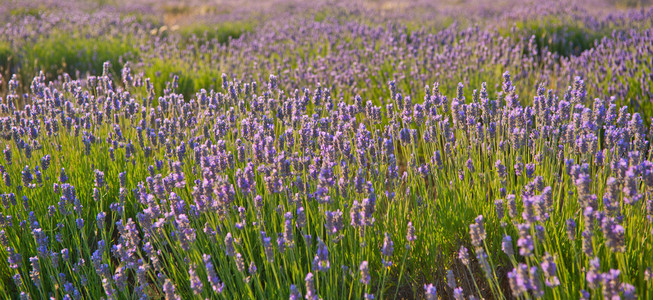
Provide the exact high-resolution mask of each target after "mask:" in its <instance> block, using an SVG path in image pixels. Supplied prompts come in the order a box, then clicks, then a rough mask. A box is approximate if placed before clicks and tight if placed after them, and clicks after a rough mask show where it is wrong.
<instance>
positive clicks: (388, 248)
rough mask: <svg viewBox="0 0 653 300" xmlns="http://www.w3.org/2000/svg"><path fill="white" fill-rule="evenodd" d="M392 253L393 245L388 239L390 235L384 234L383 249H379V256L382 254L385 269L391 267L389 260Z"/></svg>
mask: <svg viewBox="0 0 653 300" xmlns="http://www.w3.org/2000/svg"><path fill="white" fill-rule="evenodd" d="M393 252H394V243H393V242H392V239H391V238H390V235H389V234H388V233H387V232H386V233H385V238H384V239H383V248H381V254H383V256H384V258H383V265H384V266H386V267H390V266H392V261H390V260H389V259H390V258H391V257H392V253H393Z"/></svg>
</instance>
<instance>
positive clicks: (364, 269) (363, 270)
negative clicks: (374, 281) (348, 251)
mask: <svg viewBox="0 0 653 300" xmlns="http://www.w3.org/2000/svg"><path fill="white" fill-rule="evenodd" d="M358 270H359V271H360V275H361V282H362V283H363V284H365V285H368V284H370V280H371V277H370V269H369V267H368V265H367V261H363V262H362V263H361V265H360V266H359V267H358Z"/></svg>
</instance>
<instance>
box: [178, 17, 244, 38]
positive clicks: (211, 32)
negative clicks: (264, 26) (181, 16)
mask: <svg viewBox="0 0 653 300" xmlns="http://www.w3.org/2000/svg"><path fill="white" fill-rule="evenodd" d="M255 26H256V23H255V22H254V21H235V22H223V23H219V24H193V25H189V26H186V27H182V28H181V29H180V30H179V32H180V34H181V36H182V39H183V40H184V41H188V40H190V39H191V38H192V37H193V36H195V37H197V38H199V39H201V40H204V41H212V40H216V41H217V42H218V43H220V44H228V43H229V40H231V39H237V38H239V37H240V36H241V35H243V34H245V33H246V32H250V31H252V30H254V27H255Z"/></svg>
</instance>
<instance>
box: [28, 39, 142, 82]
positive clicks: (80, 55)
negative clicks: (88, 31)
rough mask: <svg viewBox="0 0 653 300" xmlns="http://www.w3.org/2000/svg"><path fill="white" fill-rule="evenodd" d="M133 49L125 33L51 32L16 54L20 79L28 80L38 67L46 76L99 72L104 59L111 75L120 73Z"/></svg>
mask: <svg viewBox="0 0 653 300" xmlns="http://www.w3.org/2000/svg"><path fill="white" fill-rule="evenodd" d="M137 52H138V51H137V49H135V48H134V47H133V46H132V42H131V40H130V38H129V36H125V37H123V38H115V37H98V38H84V37H80V36H75V35H69V34H62V33H55V34H53V35H50V36H47V37H43V38H41V39H40V40H39V41H37V42H36V43H34V44H33V45H27V46H25V47H24V49H23V50H22V53H20V55H21V58H20V64H21V75H22V76H23V80H27V78H29V80H31V77H32V76H34V75H35V74H36V73H37V72H38V71H39V70H43V71H44V72H45V74H46V76H48V77H49V78H55V77H56V76H58V75H61V74H63V73H68V74H69V75H70V76H71V77H73V78H76V77H77V74H79V75H82V76H83V75H85V74H86V73H90V74H101V73H102V64H103V63H104V62H105V61H109V62H111V66H112V70H111V71H112V72H113V73H114V74H120V69H121V68H122V66H123V64H124V62H126V61H127V60H129V59H130V58H133V57H134V56H135V55H137Z"/></svg>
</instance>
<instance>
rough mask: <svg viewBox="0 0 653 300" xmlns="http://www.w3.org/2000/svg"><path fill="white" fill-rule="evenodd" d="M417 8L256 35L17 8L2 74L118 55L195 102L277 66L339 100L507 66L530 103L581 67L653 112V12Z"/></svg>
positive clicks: (276, 22) (360, 11) (83, 68)
mask: <svg viewBox="0 0 653 300" xmlns="http://www.w3.org/2000/svg"><path fill="white" fill-rule="evenodd" d="M425 5H426V4H425ZM337 7H339V6H337ZM417 7H418V8H416V9H413V10H407V11H406V12H404V13H401V11H402V10H399V9H396V10H390V11H387V12H386V11H382V12H383V14H380V13H379V11H378V10H374V9H370V8H366V7H365V6H361V7H358V6H353V7H347V6H346V8H347V9H338V8H333V9H332V10H329V9H328V8H325V7H321V8H318V9H316V10H314V11H313V14H307V13H294V12H292V13H288V14H283V13H277V14H272V15H271V16H269V17H267V18H264V19H263V20H262V21H260V22H258V23H257V27H256V28H255V29H252V28H250V27H247V28H250V29H252V32H246V31H248V30H249V29H248V30H245V31H240V30H238V29H237V28H231V26H236V27H238V26H240V27H246V26H245V23H242V22H241V23H222V24H220V23H219V24H216V25H205V26H190V25H189V26H186V27H184V26H182V27H179V26H165V25H164V24H163V23H161V22H159V21H156V20H155V19H153V18H151V17H148V16H150V15H149V14H147V13H143V15H125V14H121V13H119V12H116V10H109V9H105V10H100V11H94V12H92V13H89V12H86V11H76V12H75V14H71V13H70V12H69V11H67V10H66V11H61V12H58V13H56V12H52V13H48V12H43V13H42V14H40V15H37V16H33V15H30V14H27V15H21V14H18V15H15V16H11V17H9V18H8V21H7V22H6V23H5V26H4V27H2V28H1V29H0V36H1V37H3V39H4V40H5V41H7V42H5V43H6V44H7V45H5V46H6V48H7V50H6V51H7V53H9V54H10V55H9V57H11V61H10V64H9V65H10V70H4V71H3V72H4V76H5V77H7V78H8V77H10V76H11V74H12V73H19V74H20V76H19V79H21V80H22V83H23V86H24V87H28V86H29V83H30V80H31V78H32V77H33V76H34V75H36V73H37V72H38V70H39V69H43V70H45V72H46V76H48V79H56V78H57V76H58V75H59V76H60V75H62V74H63V73H64V72H67V73H69V74H70V75H71V76H72V77H73V78H82V77H85V76H86V72H90V73H91V74H99V73H101V64H102V63H103V62H104V61H105V60H110V61H111V62H112V64H113V66H114V69H113V70H112V73H113V74H114V76H119V75H120V74H119V72H120V70H119V67H120V66H122V65H123V64H124V62H126V61H130V62H131V68H132V69H133V71H134V72H135V74H140V73H142V74H144V76H146V77H150V78H151V80H152V82H153V85H154V87H155V90H156V92H157V93H158V94H161V93H162V92H163V90H164V89H165V87H166V86H165V85H166V82H168V81H170V80H171V79H172V76H174V75H176V76H178V77H179V93H181V94H183V95H184V97H185V98H186V99H188V98H190V97H191V96H193V95H194V93H195V92H197V91H198V90H199V89H201V88H205V89H211V88H213V89H217V88H218V87H219V85H220V84H221V83H220V76H221V74H222V73H226V74H228V75H230V77H233V78H238V79H240V80H242V81H258V82H262V81H265V80H267V78H266V77H267V75H268V74H275V75H276V76H277V77H279V78H281V79H283V80H281V86H280V87H281V88H282V89H284V90H286V91H292V90H294V89H302V88H303V87H305V86H317V84H322V85H324V86H325V87H328V88H329V89H331V90H332V91H333V92H334V93H337V94H338V96H339V97H340V96H342V97H354V96H355V95H361V96H362V97H364V98H367V99H372V100H373V101H375V102H378V101H377V100H378V99H379V98H381V97H384V94H383V93H382V92H381V91H382V89H383V88H384V87H385V85H386V84H387V82H388V81H391V80H394V81H395V82H396V84H397V86H399V87H401V88H404V89H406V90H409V91H412V92H414V93H415V96H417V97H419V98H422V97H423V96H424V94H423V93H418V92H415V91H421V90H422V88H423V86H425V85H427V84H430V83H432V82H434V81H439V82H440V84H441V88H442V89H443V91H448V92H449V91H450V92H453V91H455V89H456V85H457V84H458V82H462V83H463V84H465V85H469V86H480V84H481V83H482V82H487V83H488V89H489V90H490V91H492V92H494V91H499V90H500V89H501V88H500V85H501V81H500V80H498V79H497V78H500V75H501V74H502V73H503V72H504V71H510V72H511V74H513V77H514V78H513V80H514V81H515V84H516V86H518V88H519V89H520V90H519V92H520V94H521V95H522V97H523V98H524V99H526V100H525V101H526V103H529V102H530V99H532V97H533V96H535V90H536V85H537V84H541V83H544V84H545V85H547V86H550V87H554V88H557V89H564V88H565V87H566V86H567V85H568V83H569V82H571V81H573V79H574V77H576V76H581V77H583V78H584V79H585V82H586V85H587V89H588V91H589V92H590V93H592V95H594V96H596V97H601V98H609V97H612V96H615V97H616V101H617V103H618V104H619V105H628V106H629V107H630V108H631V109H632V108H635V109H639V108H640V106H641V109H639V110H640V111H641V112H642V113H644V114H645V115H646V116H649V111H650V108H651V107H650V101H649V100H650V98H651V94H650V86H651V83H652V82H653V70H651V65H653V63H652V62H653V56H652V55H651V53H653V49H652V48H651V47H652V46H651V45H653V41H652V40H651V39H652V36H653V34H652V32H651V25H653V24H651V20H653V9H650V8H648V9H642V10H627V11H615V12H610V13H608V14H597V13H592V12H590V11H588V10H587V9H586V8H583V7H572V8H569V7H568V6H562V5H560V4H555V3H549V2H546V3H542V4H524V5H522V6H520V5H516V6H514V7H509V6H506V7H501V9H499V8H492V9H488V10H487V11H489V12H493V11H494V13H493V14H492V15H490V16H484V15H483V14H482V13H480V12H474V13H470V14H471V16H473V17H469V18H470V19H471V20H472V21H474V22H478V23H479V24H480V27H479V26H478V25H476V26H470V25H469V24H474V23H469V22H470V20H467V19H465V18H464V17H463V16H465V15H466V12H465V11H455V10H453V9H452V10H451V11H448V10H444V9H442V10H437V11H435V12H433V13H431V14H428V13H424V14H426V15H419V14H418V15H416V10H418V9H419V6H417ZM495 10H497V11H495ZM425 11H426V12H428V11H429V10H428V9H426V8H425ZM533 12H537V15H533ZM293 13H294V14H293ZM437 14H442V16H437ZM483 17H485V18H490V19H484V18H483ZM225 18H227V19H229V18H228V17H225ZM411 18H415V20H414V21H413V22H415V23H411V22H409V20H411ZM82 24H88V25H87V26H82ZM230 24H231V25H230ZM484 24H486V25H484ZM174 28H176V29H174ZM173 29H174V30H173ZM232 37H233V38H232ZM230 38H232V39H230ZM57 41H58V42H57ZM5 43H0V63H1V62H2V56H3V54H2V52H3V45H4V44H5ZM52 49H55V51H52ZM88 49H92V50H93V49H94V51H95V53H93V51H90V52H89V51H88ZM35 61H36V63H35ZM62 62H65V67H62ZM39 67H40V68H39ZM0 69H1V68H0ZM0 71H2V70H0ZM470 92H471V91H466V94H465V95H466V97H471V93H470ZM631 113H632V111H631Z"/></svg>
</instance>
